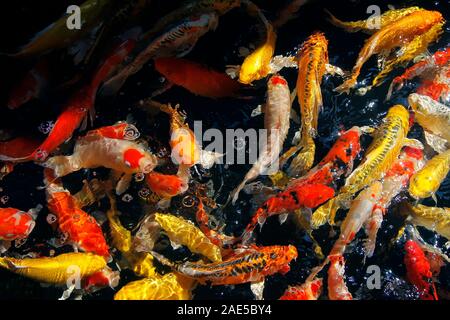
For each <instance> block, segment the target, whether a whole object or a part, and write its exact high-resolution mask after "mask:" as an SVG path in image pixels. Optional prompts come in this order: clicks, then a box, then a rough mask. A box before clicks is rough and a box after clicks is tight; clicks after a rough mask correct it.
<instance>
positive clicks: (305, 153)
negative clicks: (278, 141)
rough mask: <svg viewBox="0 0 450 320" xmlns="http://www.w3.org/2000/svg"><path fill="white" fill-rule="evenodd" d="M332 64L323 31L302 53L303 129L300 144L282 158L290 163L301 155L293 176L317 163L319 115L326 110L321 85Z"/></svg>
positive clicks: (294, 163)
mask: <svg viewBox="0 0 450 320" xmlns="http://www.w3.org/2000/svg"><path fill="white" fill-rule="evenodd" d="M327 64H328V40H327V39H326V38H325V36H324V34H323V33H321V32H316V33H314V34H313V35H311V36H310V37H309V38H308V39H307V40H306V41H305V42H304V43H303V45H302V48H301V49H300V51H299V53H298V77H297V88H296V89H297V96H298V102H299V104H300V111H301V130H300V141H299V143H298V144H297V145H296V146H294V147H292V148H290V149H289V150H288V151H287V152H286V153H285V154H284V155H283V156H282V159H281V162H282V163H284V162H286V161H287V160H288V159H289V158H290V157H291V156H293V155H294V154H296V153H299V154H298V155H297V156H296V157H295V158H294V160H293V161H292V163H291V165H290V166H289V169H288V173H289V175H290V176H300V175H303V174H305V173H306V172H307V171H308V170H309V169H311V167H312V166H313V162H314V155H315V150H316V147H315V144H314V140H313V138H315V137H316V135H317V126H318V119H319V112H320V110H321V109H322V105H323V102H322V92H321V90H320V85H321V83H322V78H323V76H324V74H325V72H326V65H327Z"/></svg>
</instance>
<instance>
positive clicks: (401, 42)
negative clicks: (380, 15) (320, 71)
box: [335, 10, 444, 93]
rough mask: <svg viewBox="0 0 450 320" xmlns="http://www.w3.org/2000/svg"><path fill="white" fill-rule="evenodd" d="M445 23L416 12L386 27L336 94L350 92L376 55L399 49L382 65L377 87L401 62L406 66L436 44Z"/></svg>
mask: <svg viewBox="0 0 450 320" xmlns="http://www.w3.org/2000/svg"><path fill="white" fill-rule="evenodd" d="M443 22H444V19H443V17H442V14H441V13H440V12H438V11H428V10H416V11H413V12H411V13H409V14H407V15H405V16H402V17H400V18H399V19H397V20H394V21H392V22H391V23H388V24H386V25H385V26H383V27H382V28H381V29H380V30H378V31H377V32H375V33H374V34H373V35H372V36H371V37H370V38H369V39H368V40H367V41H366V43H365V44H364V47H363V48H362V49H361V51H360V53H359V56H358V59H357V61H356V64H355V66H354V67H353V70H352V74H351V76H350V78H349V79H347V80H346V81H345V82H344V83H343V84H342V85H341V86H339V87H337V88H336V89H335V90H336V91H338V92H347V93H348V92H349V91H350V89H352V88H353V87H354V86H355V85H356V82H357V79H358V76H359V74H360V72H361V68H362V66H363V65H364V63H365V62H366V61H367V60H369V58H370V57H371V56H373V55H375V54H383V56H384V57H387V55H386V53H387V52H390V51H392V50H393V49H395V48H402V49H403V52H402V53H401V54H400V55H399V56H396V57H394V58H392V59H391V60H389V61H386V62H385V63H384V67H383V70H382V71H381V73H380V74H379V75H378V76H377V77H376V78H375V79H374V81H373V84H372V85H373V86H376V85H378V84H379V83H380V82H381V81H380V80H381V79H382V77H384V76H385V75H386V74H387V73H388V72H390V71H391V70H392V69H393V68H394V67H395V65H397V64H399V63H400V62H406V61H408V60H410V59H412V58H414V57H415V56H417V55H418V54H420V53H422V52H424V51H425V50H426V48H427V46H428V44H429V43H431V42H433V41H435V40H436V39H437V37H438V36H439V34H440V33H441V32H442V26H443Z"/></svg>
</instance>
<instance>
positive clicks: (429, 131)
mask: <svg viewBox="0 0 450 320" xmlns="http://www.w3.org/2000/svg"><path fill="white" fill-rule="evenodd" d="M408 102H409V105H410V106H411V108H412V109H413V110H414V116H415V117H414V119H415V121H416V122H417V123H418V124H420V125H421V126H422V127H423V129H424V130H425V139H426V141H427V143H428V144H429V145H430V146H431V147H433V149H434V150H436V151H437V152H444V151H445V150H446V149H447V148H446V145H447V143H449V141H450V133H449V130H448V128H449V126H450V108H449V107H447V106H445V105H444V104H441V103H439V102H437V101H435V100H433V99H432V98H430V97H427V96H424V95H419V94H417V93H413V94H411V95H409V97H408ZM436 136H437V137H436ZM439 138H442V139H445V141H442V140H440V139H439Z"/></svg>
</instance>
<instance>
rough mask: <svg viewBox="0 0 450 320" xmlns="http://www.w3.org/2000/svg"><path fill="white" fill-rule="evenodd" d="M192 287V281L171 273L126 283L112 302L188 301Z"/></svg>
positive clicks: (193, 283) (193, 282)
mask: <svg viewBox="0 0 450 320" xmlns="http://www.w3.org/2000/svg"><path fill="white" fill-rule="evenodd" d="M194 285H195V281H194V280H192V279H190V278H187V277H184V276H182V275H180V274H176V273H173V272H171V273H167V274H165V275H163V276H153V277H147V278H145V279H141V280H137V281H132V282H130V283H127V284H126V285H125V286H123V287H122V288H121V289H120V290H119V291H118V292H117V293H116V294H115V295H114V300H190V299H191V298H192V293H191V291H192V289H193V286H194Z"/></svg>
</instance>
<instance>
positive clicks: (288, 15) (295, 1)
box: [272, 0, 308, 29]
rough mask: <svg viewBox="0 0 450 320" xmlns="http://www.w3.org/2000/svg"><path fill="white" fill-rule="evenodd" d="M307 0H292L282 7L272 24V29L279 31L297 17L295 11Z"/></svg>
mask: <svg viewBox="0 0 450 320" xmlns="http://www.w3.org/2000/svg"><path fill="white" fill-rule="evenodd" d="M307 2H308V0H292V1H290V2H289V4H287V5H286V6H285V7H283V8H282V9H281V10H280V11H279V12H278V14H277V19H276V20H275V21H274V22H273V23H272V25H273V26H274V28H276V29H279V28H280V27H282V26H284V25H285V24H286V23H288V22H289V21H290V20H292V19H295V18H296V17H297V14H296V13H297V11H298V10H299V9H300V7H302V6H303V5H304V4H305V3H307Z"/></svg>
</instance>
